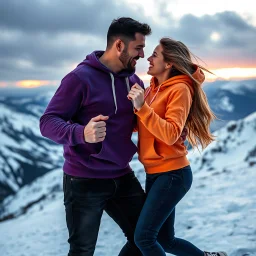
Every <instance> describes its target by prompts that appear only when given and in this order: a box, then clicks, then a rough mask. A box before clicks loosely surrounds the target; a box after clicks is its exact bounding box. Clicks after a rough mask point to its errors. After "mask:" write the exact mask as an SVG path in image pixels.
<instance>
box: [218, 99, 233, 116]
mask: <svg viewBox="0 0 256 256" xmlns="http://www.w3.org/2000/svg"><path fill="white" fill-rule="evenodd" d="M218 108H219V109H222V110H225V111H227V112H232V111H233V110H234V108H235V107H234V105H232V104H231V103H230V99H229V97H227V96H225V97H223V98H221V100H220V101H219V106H218Z"/></svg>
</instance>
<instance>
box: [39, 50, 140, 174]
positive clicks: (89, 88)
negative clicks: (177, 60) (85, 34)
mask: <svg viewBox="0 0 256 256" xmlns="http://www.w3.org/2000/svg"><path fill="white" fill-rule="evenodd" d="M102 54H103V51H95V52H93V53H91V54H90V55H88V56H87V57H86V59H85V60H84V61H83V62H82V63H80V64H79V65H78V66H77V67H76V68H75V69H74V70H73V71H72V72H70V73H69V74H67V75H66V76H65V77H64V78H63V79H62V81H61V84H60V86H59V88H58V89H57V91H56V93H55V95H54V96H53V98H52V99H51V101H50V103H49V105H48V106H47V109H46V111H45V113H44V114H43V116H42V117H41V118H40V130H41V133H42V135H43V136H45V137H47V138H49V139H51V140H53V141H55V142H57V143H59V144H63V145H64V158H65V163H64V167H63V169H64V172H65V173H67V174H69V175H72V176H78V177H87V178H115V177H119V176H122V175H124V174H126V173H128V172H130V171H131V168H130V166H129V162H130V161H131V159H132V157H133V155H134V154H135V153H136V151H137V148H136V146H135V145H134V143H133V142H132V140H131V135H132V132H133V128H134V125H135V122H136V117H135V115H134V113H133V106H132V103H131V101H129V100H128V99H127V94H128V91H129V90H130V88H131V86H132V85H133V84H134V83H138V84H140V85H141V86H142V87H143V88H144V85H143V83H142V81H141V80H140V79H139V78H138V76H136V75H135V74H134V72H133V73H128V72H127V71H121V72H119V73H113V72H112V71H110V70H109V69H108V68H107V67H105V66H104V65H103V64H102V63H101V62H100V61H99V57H100V56H101V55H102ZM100 114H102V115H104V116H109V119H108V120H107V121H106V129H107V131H106V134H107V135H106V137H105V140H104V141H103V142H99V143H87V142H85V140H84V134H83V130H84V127H85V126H86V125H87V124H88V123H89V121H90V120H91V118H93V117H96V116H98V115H100Z"/></svg>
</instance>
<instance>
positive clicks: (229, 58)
mask: <svg viewBox="0 0 256 256" xmlns="http://www.w3.org/2000/svg"><path fill="white" fill-rule="evenodd" d="M164 6H165V1H163V0H160V1H159V2H158V8H157V9H156V10H155V13H156V15H155V17H154V19H150V18H149V17H146V16H145V15H144V11H143V9H138V8H137V9H135V8H134V6H131V5H129V4H128V3H125V1H114V0H112V1H111V0H110V1H103V0H102V1H101V0H98V1H93V0H84V1H82V0H80V1H75V2H71V1H67V0H55V1H50V0H26V1H19V0H8V1H2V2H1V6H0V81H10V80H23V79H24V80H34V79H36V80H60V79H61V78H62V77H63V76H64V75H65V74H66V73H67V72H69V71H70V70H72V68H74V67H75V66H76V64H78V63H79V62H80V61H82V60H83V59H84V58H85V56H86V55H87V54H88V53H90V52H91V51H93V50H99V49H102V50H104V49H105V46H106V34H107V30H108V27H109V25H110V23H111V21H112V20H113V19H114V18H117V17H121V16H130V17H132V18H134V19H137V20H139V21H141V22H146V23H148V24H149V25H151V26H152V30H153V33H152V35H151V36H149V37H148V39H147V42H146V49H145V53H146V56H149V55H150V54H151V52H152V51H153V49H154V47H155V46H156V45H157V44H158V41H159V39H160V38H161V37H163V36H170V37H172V38H174V39H177V40H181V41H182V42H184V43H185V44H186V45H187V46H188V47H189V48H190V49H191V50H192V52H194V53H195V54H196V55H197V56H199V57H200V58H202V59H203V60H204V61H205V62H206V63H207V64H208V68H209V66H210V67H211V66H212V67H213V68H216V67H217V66H218V65H220V63H221V64H222V65H224V66H223V67H227V66H229V65H231V66H232V65H233V66H234V65H236V64H237V65H239V64H241V65H251V66H252V65H254V66H255V61H254V60H255V58H256V46H255V41H256V28H255V27H254V26H252V25H250V23H249V22H248V21H247V20H245V19H243V18H242V17H241V16H239V15H238V14H237V13H235V12H222V13H217V14H215V15H204V16H201V17H196V16H193V15H192V14H188V15H185V16H183V17H182V18H181V19H180V20H175V19H174V17H173V16H172V14H171V13H169V12H167V11H166V10H165V9H164ZM214 33H215V34H214ZM213 34H214V35H215V37H213V36H212V35H213ZM216 35H218V36H216ZM213 38H215V39H216V38H217V40H213ZM146 67H147V61H146V58H145V59H144V60H140V62H139V64H138V67H137V69H138V72H139V73H142V72H145V70H146Z"/></svg>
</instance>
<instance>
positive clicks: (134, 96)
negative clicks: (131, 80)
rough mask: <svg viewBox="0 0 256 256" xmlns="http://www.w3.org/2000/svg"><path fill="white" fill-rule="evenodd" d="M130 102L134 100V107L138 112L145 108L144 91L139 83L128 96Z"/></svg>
mask: <svg viewBox="0 0 256 256" xmlns="http://www.w3.org/2000/svg"><path fill="white" fill-rule="evenodd" d="M127 98H128V99H129V100H132V103H133V107H134V108H135V109H137V110H140V109H141V107H142V106H143V104H144V102H145V100H144V89H143V88H141V87H140V86H139V85H138V84H137V83H136V84H134V85H133V86H132V88H131V90H130V92H129V94H128V95H127Z"/></svg>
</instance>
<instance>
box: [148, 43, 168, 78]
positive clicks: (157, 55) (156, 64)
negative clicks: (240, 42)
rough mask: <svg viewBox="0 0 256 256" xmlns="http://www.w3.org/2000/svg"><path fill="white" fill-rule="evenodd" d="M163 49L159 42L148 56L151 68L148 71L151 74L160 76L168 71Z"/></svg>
mask: <svg viewBox="0 0 256 256" xmlns="http://www.w3.org/2000/svg"><path fill="white" fill-rule="evenodd" d="M162 51H163V48H162V46H161V44H159V45H158V46H157V47H156V48H155V50H154V52H153V54H152V55H151V56H150V57H149V58H148V61H149V68H148V72H147V73H148V74H149V75H151V76H159V75H162V74H163V73H165V72H166V65H167V63H166V62H165V61H164V56H163V54H162Z"/></svg>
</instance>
